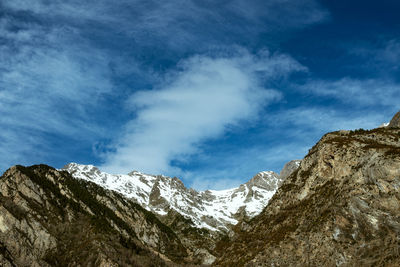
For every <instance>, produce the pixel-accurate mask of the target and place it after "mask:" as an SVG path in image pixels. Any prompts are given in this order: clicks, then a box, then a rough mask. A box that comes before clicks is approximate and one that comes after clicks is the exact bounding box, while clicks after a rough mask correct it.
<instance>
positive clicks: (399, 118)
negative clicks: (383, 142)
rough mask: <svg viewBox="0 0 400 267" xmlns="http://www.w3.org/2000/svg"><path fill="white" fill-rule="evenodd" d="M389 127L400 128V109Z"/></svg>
mask: <svg viewBox="0 0 400 267" xmlns="http://www.w3.org/2000/svg"><path fill="white" fill-rule="evenodd" d="M388 127H389V128H400V111H399V112H397V113H396V114H395V115H394V116H393V118H392V120H391V121H390V123H389V125H388Z"/></svg>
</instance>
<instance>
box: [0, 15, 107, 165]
mask: <svg viewBox="0 0 400 267" xmlns="http://www.w3.org/2000/svg"><path fill="white" fill-rule="evenodd" d="M0 36H1V37H2V40H3V42H2V44H1V45H0V61H1V62H2V64H1V69H0V125H1V127H2V128H3V130H2V131H1V132H0V140H1V142H0V150H1V151H3V153H2V154H1V156H0V161H1V166H0V168H5V167H9V166H10V165H11V164H16V163H23V162H27V158H30V159H31V160H32V159H33V158H35V162H37V161H40V160H44V159H45V158H46V157H47V158H49V157H50V158H51V155H52V154H55V153H56V151H49V150H51V149H50V147H48V144H47V142H46V138H45V135H46V134H59V135H61V136H68V137H71V138H75V139H86V138H88V137H89V136H92V137H95V136H100V135H101V133H102V131H103V129H101V127H99V126H98V125H96V124H95V123H91V121H92V119H91V118H90V117H91V114H92V113H93V110H95V109H97V107H96V105H97V104H98V103H99V101H100V100H101V98H102V96H103V95H105V94H109V93H110V92H111V90H112V83H111V81H110V71H109V67H108V62H109V60H108V59H107V58H106V57H105V56H104V54H102V53H101V52H100V51H97V50H93V49H90V48H89V47H88V46H87V45H86V44H85V42H84V40H79V38H76V39H75V40H74V41H75V42H74V41H72V40H71V39H70V37H71V33H70V32H69V30H68V29H65V28H58V27H50V28H49V27H46V26H43V25H40V24H39V23H29V22H25V21H19V20H15V19H12V18H8V17H3V18H1V19H0ZM78 40H79V41H78ZM77 41H78V42H77ZM89 139H91V138H90V137H89ZM32 151H36V152H32ZM10 154H12V155H13V156H12V157H11V156H10Z"/></svg>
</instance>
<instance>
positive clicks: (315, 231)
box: [215, 118, 400, 266]
mask: <svg viewBox="0 0 400 267" xmlns="http://www.w3.org/2000/svg"><path fill="white" fill-rule="evenodd" d="M393 121H396V118H394V119H393V120H392V122H391V127H385V128H378V129H374V130H370V131H365V130H357V131H338V132H333V133H329V134H326V135H325V136H324V137H323V138H322V139H321V140H320V141H319V142H318V143H317V144H316V145H315V146H314V147H313V148H312V149H311V150H310V151H309V153H308V155H307V156H306V157H305V158H304V159H303V160H302V161H301V163H300V167H299V168H298V169H297V170H296V171H295V172H294V173H293V174H291V175H290V176H289V177H288V178H287V179H286V180H285V181H284V183H283V184H282V186H281V187H280V188H279V190H278V191H277V193H276V194H275V195H274V196H273V198H272V199H271V200H270V202H269V204H268V206H267V207H266V208H265V210H264V211H263V212H262V213H261V214H260V215H258V216H256V217H255V218H253V219H252V220H251V221H249V222H241V223H239V224H238V225H237V226H236V228H235V234H234V235H233V237H232V238H231V239H230V240H228V239H227V240H223V241H221V242H220V243H219V244H218V248H217V249H218V250H219V252H220V253H221V255H222V256H221V257H220V258H218V259H217V260H216V262H215V266H400V252H399V248H400V141H399V140H400V129H399V128H396V127H395V126H396V125H397V124H394V123H393Z"/></svg>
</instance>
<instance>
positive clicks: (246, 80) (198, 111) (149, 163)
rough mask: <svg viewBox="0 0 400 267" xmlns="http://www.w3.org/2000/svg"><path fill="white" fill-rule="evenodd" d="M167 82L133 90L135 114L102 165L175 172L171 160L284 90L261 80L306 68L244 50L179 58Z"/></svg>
mask: <svg viewBox="0 0 400 267" xmlns="http://www.w3.org/2000/svg"><path fill="white" fill-rule="evenodd" d="M179 67H180V69H179V70H178V71H176V72H174V73H172V74H169V75H167V76H168V82H167V84H163V85H162V86H161V87H160V88H156V89H154V90H150V91H140V92H137V93H135V94H134V95H133V96H132V97H131V99H130V100H129V103H130V105H131V106H132V108H133V110H134V111H135V112H136V117H135V118H134V119H133V120H132V121H131V122H129V123H128V125H127V126H126V131H125V133H124V134H123V135H122V136H121V137H120V138H119V139H118V142H117V143H116V144H115V147H114V150H115V152H110V153H108V154H106V155H105V164H104V165H103V166H102V168H103V169H105V170H107V171H109V172H114V173H121V172H128V171H130V170H133V169H137V170H140V171H145V172H150V173H170V172H171V170H174V172H175V174H176V173H177V172H179V170H177V169H174V167H173V166H172V164H171V161H172V160H181V159H182V157H183V156H187V155H190V154H193V153H196V152H199V151H198V144H199V143H201V142H202V141H204V140H206V139H209V138H216V137H219V136H221V135H222V134H223V133H224V132H226V131H227V129H228V128H229V127H232V126H234V125H236V124H238V123H239V122H240V123H243V122H245V121H246V120H247V121H248V120H251V119H254V118H256V117H257V115H258V112H259V111H260V109H261V108H263V107H265V106H266V105H268V103H270V102H271V101H274V100H276V99H279V98H280V97H281V94H280V93H279V92H278V91H276V90H273V89H264V88H262V86H261V82H262V81H265V79H271V78H275V77H276V76H282V75H285V74H286V75H287V74H288V73H290V72H292V71H300V70H304V68H303V67H302V66H301V65H299V64H298V63H297V62H296V61H294V60H293V59H291V58H290V57H287V56H283V55H269V54H268V53H267V52H265V51H264V52H262V53H260V54H259V55H257V56H254V55H251V54H249V53H248V52H246V51H244V50H242V51H240V52H238V54H237V55H235V56H231V57H217V58H215V57H206V56H195V57H192V58H190V59H188V60H185V61H183V62H181V64H180V66H179Z"/></svg>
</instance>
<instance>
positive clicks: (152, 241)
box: [0, 165, 192, 266]
mask: <svg viewBox="0 0 400 267" xmlns="http://www.w3.org/2000/svg"><path fill="white" fill-rule="evenodd" d="M191 260H192V259H191V257H190V252H189V249H187V248H186V247H185V246H184V245H183V244H182V243H181V241H180V239H179V237H178V236H177V235H176V234H175V233H174V232H173V231H172V230H171V229H170V228H169V227H168V226H166V225H165V224H163V223H161V222H160V221H159V220H158V219H157V218H156V216H154V215H153V214H152V213H150V212H148V211H146V210H145V209H143V208H142V207H141V206H139V205H138V204H137V203H135V202H133V201H131V200H129V199H126V198H124V197H123V196H122V195H120V194H118V193H116V192H113V191H109V190H105V189H103V188H101V187H99V186H97V185H96V184H94V183H91V182H87V181H83V180H77V179H75V178H73V177H72V176H71V175H70V174H69V173H68V172H65V171H63V172H60V171H57V170H55V169H53V168H51V167H48V166H46V165H37V166H32V167H22V166H14V167H12V168H10V169H9V170H7V171H6V172H5V173H4V175H3V176H2V177H1V178H0V266H181V265H183V264H185V263H188V262H191Z"/></svg>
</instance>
